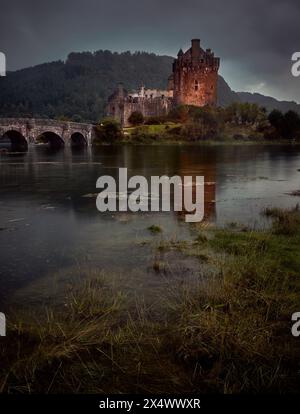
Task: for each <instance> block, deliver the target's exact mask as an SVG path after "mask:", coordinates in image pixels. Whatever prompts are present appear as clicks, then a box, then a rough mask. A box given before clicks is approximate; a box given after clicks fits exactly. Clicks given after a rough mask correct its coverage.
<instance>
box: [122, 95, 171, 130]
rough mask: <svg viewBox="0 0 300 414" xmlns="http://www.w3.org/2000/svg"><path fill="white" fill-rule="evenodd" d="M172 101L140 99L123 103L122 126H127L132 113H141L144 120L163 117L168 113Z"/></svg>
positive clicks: (166, 99)
mask: <svg viewBox="0 0 300 414" xmlns="http://www.w3.org/2000/svg"><path fill="white" fill-rule="evenodd" d="M172 104H173V101H172V99H169V98H162V97H159V98H152V99H150V98H142V99H139V100H138V102H127V101H126V102H125V103H124V119H123V124H124V126H129V125H130V123H129V121H128V118H129V117H130V115H131V114H132V112H135V111H138V112H141V113H142V114H143V116H144V118H149V117H156V116H165V115H167V114H168V113H169V111H170V109H171V107H172Z"/></svg>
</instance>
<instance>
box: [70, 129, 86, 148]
mask: <svg viewBox="0 0 300 414" xmlns="http://www.w3.org/2000/svg"><path fill="white" fill-rule="evenodd" d="M70 139H71V146H72V147H74V148H83V147H86V146H87V145H88V142H87V139H86V137H85V136H84V135H83V133H82V132H78V131H75V132H73V133H72V134H71V138H70Z"/></svg>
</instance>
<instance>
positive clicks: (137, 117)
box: [128, 111, 144, 125]
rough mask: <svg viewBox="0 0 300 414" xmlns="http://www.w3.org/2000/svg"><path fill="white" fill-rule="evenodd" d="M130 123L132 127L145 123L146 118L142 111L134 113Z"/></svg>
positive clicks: (129, 119)
mask: <svg viewBox="0 0 300 414" xmlns="http://www.w3.org/2000/svg"><path fill="white" fill-rule="evenodd" d="M128 121H129V123H130V124H131V125H141V124H142V123H143V122H144V116H143V114H142V113H141V112H140V111H134V112H132V114H131V115H130V117H129V118H128Z"/></svg>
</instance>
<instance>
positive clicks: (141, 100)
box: [107, 39, 220, 126]
mask: <svg viewBox="0 0 300 414" xmlns="http://www.w3.org/2000/svg"><path fill="white" fill-rule="evenodd" d="M219 66H220V59H219V58H218V57H215V56H214V53H213V52H212V51H211V49H206V50H203V49H202V48H201V46H200V40H199V39H193V40H192V45H191V47H190V49H188V50H187V51H186V52H185V53H184V52H183V51H182V50H181V49H180V50H179V52H178V54H177V59H175V60H174V63H173V73H172V75H171V76H170V77H169V79H168V88H167V90H165V91H163V90H157V89H153V90H152V89H145V87H144V86H142V87H141V88H140V89H139V90H138V91H137V92H132V93H128V92H127V91H126V90H125V89H124V87H123V85H122V84H119V86H118V88H117V90H116V91H115V92H114V93H113V94H112V95H111V96H110V97H109V100H108V105H107V116H109V117H112V118H114V119H116V120H118V121H119V122H120V123H121V125H122V126H128V125H130V123H129V121H128V119H129V117H130V115H131V114H132V112H136V111H138V112H141V113H142V114H143V116H144V117H145V118H148V117H156V116H164V115H167V114H168V113H169V111H170V110H171V109H172V107H174V106H176V105H195V106H204V105H211V106H215V105H216V103H217V81H218V70H219Z"/></svg>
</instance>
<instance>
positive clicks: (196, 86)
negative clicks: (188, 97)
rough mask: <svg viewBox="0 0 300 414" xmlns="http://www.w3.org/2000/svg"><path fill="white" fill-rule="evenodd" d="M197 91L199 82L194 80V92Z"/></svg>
mask: <svg viewBox="0 0 300 414" xmlns="http://www.w3.org/2000/svg"><path fill="white" fill-rule="evenodd" d="M198 89H199V82H198V81H197V80H195V91H197V90H198Z"/></svg>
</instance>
